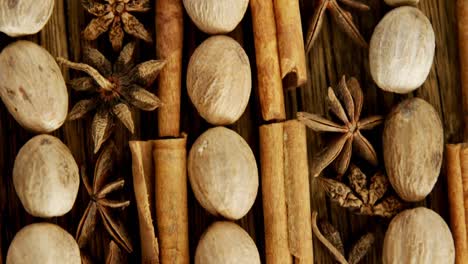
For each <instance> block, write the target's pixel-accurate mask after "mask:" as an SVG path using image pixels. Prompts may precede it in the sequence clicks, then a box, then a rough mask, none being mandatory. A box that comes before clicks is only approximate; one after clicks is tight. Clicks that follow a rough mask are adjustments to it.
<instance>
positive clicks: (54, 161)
mask: <svg viewBox="0 0 468 264" xmlns="http://www.w3.org/2000/svg"><path fill="white" fill-rule="evenodd" d="M13 184H14V186H15V190H16V194H17V195H18V197H19V199H20V201H21V203H22V204H23V206H24V209H26V211H27V212H28V213H30V214H31V215H33V216H37V217H55V216H61V215H64V214H65V213H67V212H68V211H70V210H71V208H72V207H73V204H74V203H75V199H76V196H77V194H78V188H79V184H80V178H79V175H78V166H77V164H76V162H75V160H74V158H73V156H72V154H71V152H70V150H69V149H68V148H67V146H65V145H64V144H63V143H62V142H61V141H60V140H59V139H58V138H56V137H53V136H49V135H39V136H35V137H33V138H32V139H30V140H29V141H28V142H26V144H25V145H24V146H23V147H22V148H21V149H20V151H19V153H18V155H17V156H16V159H15V164H14V166H13Z"/></svg>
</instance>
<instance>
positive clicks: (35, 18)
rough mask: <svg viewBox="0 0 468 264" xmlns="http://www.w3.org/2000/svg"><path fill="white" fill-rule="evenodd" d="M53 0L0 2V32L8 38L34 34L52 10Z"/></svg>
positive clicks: (7, 0) (45, 21)
mask: <svg viewBox="0 0 468 264" xmlns="http://www.w3.org/2000/svg"><path fill="white" fill-rule="evenodd" d="M54 2H55V1H54V0H41V1H37V0H1V1H0V31H1V32H3V33H5V34H7V35H8V36H10V37H18V36H23V35H31V34H36V33H37V32H39V30H41V29H42V28H43V27H44V26H45V24H46V23H47V21H48V20H49V18H50V15H51V14H52V11H53V10H54Z"/></svg>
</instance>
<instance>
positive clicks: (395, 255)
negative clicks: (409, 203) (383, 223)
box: [382, 207, 455, 264]
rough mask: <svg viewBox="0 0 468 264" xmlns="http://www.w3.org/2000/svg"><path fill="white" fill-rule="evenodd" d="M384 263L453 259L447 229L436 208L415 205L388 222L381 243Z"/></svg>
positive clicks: (452, 248)
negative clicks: (434, 209) (416, 206)
mask: <svg viewBox="0 0 468 264" xmlns="http://www.w3.org/2000/svg"><path fill="white" fill-rule="evenodd" d="M382 258H383V263H384V264H400V263H426V264H431V263H434V264H436V263H454V261H455V246H454V242H453V238H452V234H451V233H450V229H449V227H448V226H447V224H446V223H445V222H444V219H442V217H440V216H439V215H438V214H437V213H436V212H434V211H432V210H430V209H427V208H424V207H418V208H415V209H409V210H405V211H403V212H401V213H399V214H398V215H397V216H395V218H393V220H392V221H391V222H390V226H389V227H388V230H387V232H386V234H385V239H384V245H383V255H382Z"/></svg>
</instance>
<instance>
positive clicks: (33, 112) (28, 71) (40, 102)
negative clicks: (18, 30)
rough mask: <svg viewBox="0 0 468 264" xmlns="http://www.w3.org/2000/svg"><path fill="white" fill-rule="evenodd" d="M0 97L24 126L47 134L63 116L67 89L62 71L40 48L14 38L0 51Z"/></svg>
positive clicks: (65, 115)
mask: <svg viewBox="0 0 468 264" xmlns="http://www.w3.org/2000/svg"><path fill="white" fill-rule="evenodd" d="M0 96H1V98H2V100H3V102H4V103H5V105H6V107H7V109H8V111H9V112H10V114H11V115H12V116H13V117H14V118H15V120H16V121H17V122H18V123H19V124H20V125H21V126H23V127H24V128H26V129H28V130H31V131H33V132H36V133H48V132H51V131H53V130H56V129H57V128H59V127H60V126H61V125H62V124H63V123H64V122H65V119H66V117H67V112H68V92H67V87H66V84H65V80H64V79H63V76H62V72H61V71H60V68H59V66H58V65H57V63H56V62H55V60H54V58H53V57H52V56H51V55H50V54H49V52H47V50H45V49H44V48H42V47H40V46H38V45H37V44H35V43H33V42H30V41H17V42H14V43H12V44H10V45H8V46H7V47H6V48H5V49H4V50H3V51H2V53H0Z"/></svg>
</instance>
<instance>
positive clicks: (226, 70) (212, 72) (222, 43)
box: [187, 36, 252, 125]
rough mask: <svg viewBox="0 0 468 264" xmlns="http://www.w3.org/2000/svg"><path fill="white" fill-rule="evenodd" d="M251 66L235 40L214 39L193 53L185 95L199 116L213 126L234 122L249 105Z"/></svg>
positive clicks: (224, 37)
mask: <svg viewBox="0 0 468 264" xmlns="http://www.w3.org/2000/svg"><path fill="white" fill-rule="evenodd" d="M251 78H252V77H251V71H250V63H249V58H248V57H247V54H246V53H245V51H244V49H243V48H242V47H241V45H239V43H237V41H235V40H234V39H232V38H230V37H226V36H214V37H210V38H209V39H207V40H205V41H204V42H203V43H202V44H201V45H200V46H199V47H198V48H197V49H196V50H195V52H194V53H193V55H192V57H191V58H190V62H189V65H188V69H187V92H188V95H189V97H190V99H191V101H192V103H193V104H194V106H195V108H196V109H197V111H198V112H199V113H200V115H201V116H202V117H203V118H204V119H205V120H206V121H208V122H209V123H211V124H213V125H229V124H232V123H234V122H236V121H237V120H238V119H239V118H240V116H241V115H242V114H243V113H244V111H245V108H246V107H247V104H248V103H249V97H250V92H251V90H252V80H251Z"/></svg>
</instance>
